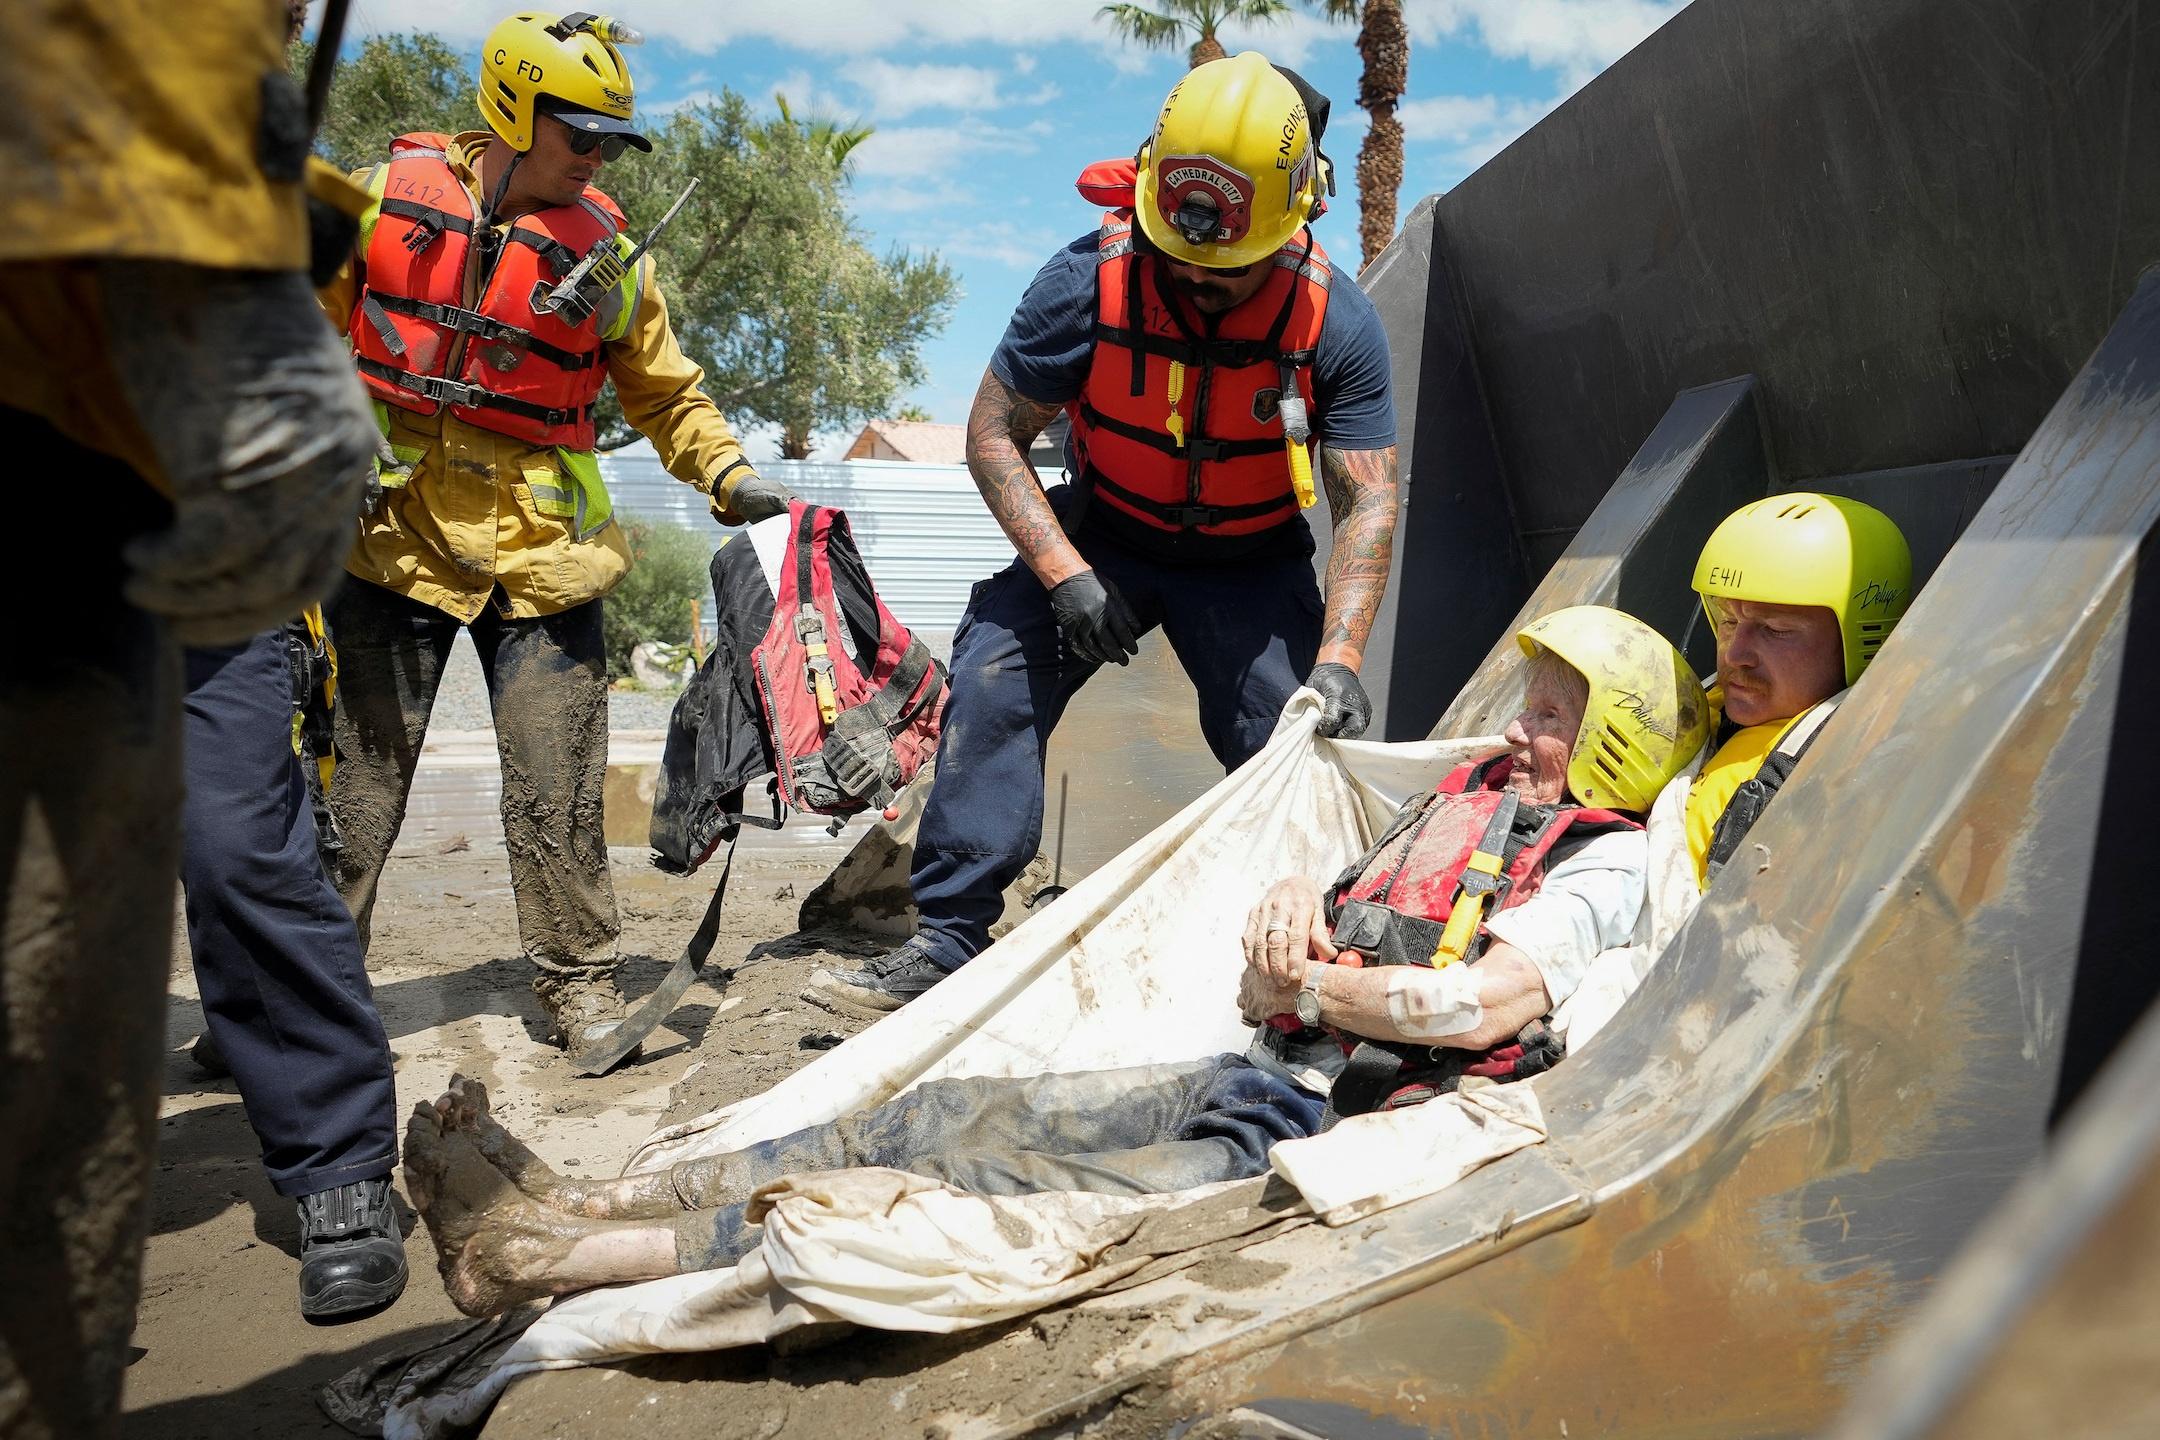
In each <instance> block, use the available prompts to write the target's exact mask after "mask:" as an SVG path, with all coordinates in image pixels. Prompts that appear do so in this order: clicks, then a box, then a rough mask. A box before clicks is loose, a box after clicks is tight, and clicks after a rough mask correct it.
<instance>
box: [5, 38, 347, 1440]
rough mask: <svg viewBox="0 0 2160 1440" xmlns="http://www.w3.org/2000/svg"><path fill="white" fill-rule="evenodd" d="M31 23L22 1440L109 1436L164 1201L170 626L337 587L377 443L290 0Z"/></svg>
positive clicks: (14, 371) (18, 53)
mask: <svg viewBox="0 0 2160 1440" xmlns="http://www.w3.org/2000/svg"><path fill="white" fill-rule="evenodd" d="M10 18H11V20H13V19H16V18H17V17H15V16H13V15H11V16H10ZM21 19H22V23H19V24H11V25H10V27H9V30H10V33H9V37H8V43H7V45H6V46H5V47H4V49H0V94H5V95H6V96H7V97H8V102H9V103H8V108H9V120H10V125H11V129H12V144H11V146H10V150H9V160H10V169H9V176H8V178H9V186H8V199H7V201H6V202H5V214H4V221H0V386H4V388H5V398H4V400H0V410H4V415H5V420H6V426H7V433H8V436H9V439H10V442H11V443H12V444H13V445H14V447H15V449H16V453H17V454H18V456H19V457H21V459H22V460H23V461H24V462H25V463H26V465H27V467H28V468H26V469H25V470H24V473H23V475H22V478H21V481H20V483H18V484H16V485H15V486H13V487H12V489H11V491H10V494H9V499H8V511H9V515H8V518H9V521H10V524H11V526H12V527H14V529H15V532H16V533H17V534H19V535H22V536H26V537H31V543H32V544H33V545H34V546H35V547H36V550H35V553H36V555H37V558H38V560H39V561H40V562H42V564H41V566H39V567H37V568H38V571H39V575H40V583H41V584H43V585H45V586H46V587H48V591H49V593H50V594H51V596H52V599H51V600H50V601H49V603H45V604H43V605H37V606H26V607H25V612H24V613H23V614H21V615H19V616H18V617H17V621H16V623H15V624H14V625H12V626H11V627H10V630H9V634H8V639H7V661H6V664H5V665H4V666H0V736H4V737H5V750H6V759H5V761H4V763H0V886H4V887H5V893H4V894H0V914H4V915H5V916H6V926H5V934H4V935H0V995H4V996H5V1003H6V1010H7V1021H6V1024H5V1025H4V1026H0V1050H4V1054H0V1069H4V1073H5V1076H6V1079H5V1081H4V1082H0V1131H4V1133H5V1136H6V1142H5V1143H6V1146H7V1152H8V1162H7V1164H6V1165H5V1166H4V1167H0V1176H4V1178H0V1248H4V1251H5V1253H6V1255H7V1257H8V1271H9V1273H8V1284H7V1286H6V1287H5V1291H4V1292H0V1434H4V1435H7V1436H9V1437H11V1440H13V1437H22V1440H30V1437H59V1436H65V1437H69V1440H76V1437H100V1436H110V1435H113V1434H115V1433H117V1430H118V1426H119V1405H120V1389H121V1378H122V1375H123V1374H124V1370H125V1366H126V1364H127V1342H128V1335H129V1332H130V1330H131V1329H132V1327H133V1324H134V1317H135V1300H136V1293H137V1288H138V1282H139V1279H140V1276H141V1251H142V1242H143V1236H144V1234H145V1232H146V1230H147V1229H148V1226H149V1220H150V1206H149V1198H150V1179H151V1175H152V1173H153V1154H154V1149H155V1143H156V1138H157V1125H158V1119H157V1114H158V1095H159V1092H160V1088H161V1083H160V1082H161V1080H162V1071H163V1060H164V1055H163V1051H164V1024H163V1022H164V1015H165V988H166V980H167V974H168V968H169V964H170V957H171V944H172V909H171V896H172V894H173V880H174V877H175V874H176V870H177V849H178V843H179V810H180V786H181V769H180V754H179V735H180V710H181V706H180V676H179V645H180V644H182V643H185V644H190V645H202V644H221V643H225V642H232V641H239V640H242V639H245V638H246V637H248V636H250V635H253V634H255V633H257V632H260V631H264V630H267V629H269V628H271V627H273V626H275V625H278V624H281V623H283V622H284V621H285V620H287V619H288V618H290V617H291V616H292V615H294V614H296V613H298V612H299V610H300V609H301V608H302V607H303V606H304V605H306V604H308V603H309V602H310V601H312V600H314V599H316V598H317V597H319V596H320V595H321V594H322V592H323V591H324V589H326V588H327V586H328V585H329V583H330V582H331V580H332V578H333V577H334V576H335V574H336V573H337V569H338V561H339V557H340V556H341V555H342V553H343V551H344V549H345V547H346V545H347V544H348V543H349V537H350V535H351V526H352V515H353V512H354V507H355V505H356V502H357V500H358V497H359V493H360V484H361V475H362V472H363V470H364V468H365V465H366V463H367V460H368V457H369V455H370V454H371V453H372V450H373V444H374V441H373V436H372V426H371V425H370V424H369V421H368V414H367V406H366V402H365V400H364V398H363V396H362V394H361V391H360V388H359V386H358V384H357V383H356V382H355V380H354V379H353V376H352V370H351V366H350V365H349V364H348V363H347V361H346V359H345V353H344V347H343V346H342V345H340V344H339V343H338V342H337V338H336V336H335V335H334V334H332V333H331V331H330V329H329V327H327V326H325V325H324V324H323V323H322V317H321V315H320V314H319V313H318V312H317V311H316V309H315V306H314V304H313V302H312V299H311V297H310V293H309V286H308V282H307V275H306V273H305V272H306V269H307V264H308V259H309V252H308V221H307V216H306V213H305V208H304V201H303V185H302V179H303V176H304V174H305V169H306V159H307V152H308V145H309V140H310V136H309V123H308V122H309V106H308V103H307V99H306V98H305V96H304V95H303V93H302V91H301V89H300V87H299V86H298V85H296V84H295V83H294V82H293V81H292V80H291V79H290V77H289V76H288V75H287V73H286V68H285V29H286V6H285V5H284V4H282V3H272V0H202V3H200V4H189V5H142V4H138V3H132V0H131V3H125V4H122V3H116V0H76V3H72V4H69V5H67V6H52V5H45V6H32V7H27V13H26V15H24V16H23V17H21ZM55 586H57V587H58V588H57V589H53V588H51V587H55ZM33 610H35V611H37V612H38V613H30V612H31V611H33Z"/></svg>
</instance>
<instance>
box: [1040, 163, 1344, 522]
mask: <svg viewBox="0 0 2160 1440" xmlns="http://www.w3.org/2000/svg"><path fill="white" fill-rule="evenodd" d="M1131 164H1132V162H1130V161H1117V162H1107V163H1106V164H1104V165H1099V166H1093V167H1090V169H1089V170H1088V171H1087V172H1086V173H1085V174H1083V175H1082V176H1081V180H1080V193H1081V194H1083V195H1085V196H1088V197H1089V198H1090V199H1095V200H1098V201H1101V200H1102V199H1103V198H1104V197H1106V196H1117V195H1120V194H1122V196H1123V197H1124V201H1125V204H1126V206H1127V207H1128V208H1118V209H1112V210H1109V211H1107V212H1106V213H1105V214H1104V215H1103V220H1102V228H1101V230H1100V232H1099V233H1098V239H1097V250H1096V271H1095V275H1096V299H1095V350H1094V355H1093V359H1092V362H1091V363H1090V365H1089V367H1088V374H1087V380H1086V383H1085V384H1084V385H1083V386H1082V388H1081V391H1080V395H1079V397H1078V398H1077V399H1075V400H1074V401H1073V402H1072V403H1071V404H1069V405H1068V406H1067V407H1066V411H1067V413H1068V414H1069V415H1070V416H1071V418H1072V433H1073V447H1074V451H1075V454H1076V456H1077V458H1078V460H1079V463H1080V473H1081V482H1082V484H1083V485H1085V486H1089V487H1092V494H1093V496H1094V497H1095V499H1096V500H1098V501H1099V502H1100V503H1102V504H1104V505H1106V506H1109V507H1111V508H1113V509H1115V510H1116V511H1118V512H1119V513H1120V514H1121V515H1123V516H1125V517H1127V518H1129V519H1131V520H1135V521H1138V522H1139V523H1141V524H1143V525H1146V526H1149V527H1151V528H1152V529H1155V530H1160V531H1164V532H1168V533H1171V534H1177V533H1180V532H1186V531H1197V532H1199V533H1200V534H1202V535H1212V536H1240V535H1256V534H1259V533H1262V532H1264V531H1268V530H1272V529H1274V528H1275V527H1276V526H1278V525H1281V524H1283V523H1285V522H1286V521H1289V520H1291V519H1293V518H1295V517H1296V515H1297V513H1298V509H1299V505H1298V498H1297V494H1296V492H1295V490H1294V489H1293V488H1292V482H1291V474H1290V460H1289V455H1288V452H1287V450H1286V448H1285V436H1284V433H1283V419H1282V413H1281V406H1280V398H1281V396H1282V394H1283V391H1284V389H1285V388H1286V387H1288V386H1292V385H1294V386H1296V387H1297V390H1298V393H1299V394H1300V395H1302V396H1303V397H1304V400H1305V403H1306V406H1307V407H1308V409H1310V407H1311V405H1312V400H1313V392H1312V362H1313V354H1314V352H1315V350H1316V349H1317V348H1318V346H1319V344H1320V327H1321V323H1322V321H1323V320H1324V319H1325V318H1326V316H1327V300H1328V283H1329V281H1330V279H1331V278H1332V276H1333V273H1334V272H1333V270H1332V269H1331V267H1330V266H1329V264H1328V258H1327V253H1326V252H1325V251H1324V250H1322V249H1321V248H1320V242H1319V241H1317V240H1315V239H1313V236H1312V231H1311V230H1309V229H1308V230H1305V231H1302V232H1301V233H1300V235H1299V238H1298V239H1296V240H1294V241H1292V242H1291V243H1290V244H1289V245H1287V246H1285V247H1284V248H1283V249H1282V250H1280V251H1278V252H1277V253H1276V254H1275V256H1274V257H1273V259H1272V260H1265V261H1261V262H1260V263H1261V264H1263V265H1266V266H1269V267H1270V268H1269V270H1268V278H1267V281H1266V283H1265V284H1263V285H1262V286H1261V287H1260V290H1259V292H1258V293H1257V294H1255V295H1254V296H1253V297H1252V298H1251V299H1249V300H1246V301H1245V302H1244V303H1243V304H1241V305H1239V306H1237V307H1236V308H1235V309H1232V310H1230V311H1228V312H1226V313H1224V314H1221V315H1215V316H1203V315H1201V314H1200V313H1199V312H1198V311H1196V310H1194V309H1193V308H1192V307H1191V306H1190V305H1189V304H1188V303H1186V302H1185V301H1184V300H1182V299H1180V298H1178V297H1177V296H1175V295H1173V294H1170V293H1168V292H1167V291H1166V290H1165V288H1164V287H1163V285H1162V262H1161V258H1160V257H1159V256H1157V255H1156V254H1154V253H1153V252H1152V251H1150V250H1147V249H1145V248H1142V247H1139V246H1137V245H1136V241H1138V240H1139V238H1140V237H1139V235H1138V233H1137V231H1136V230H1135V229H1134V226H1133V215H1132V211H1131V209H1130V208H1129V205H1130V200H1131V196H1132V183H1133V182H1132V176H1131V173H1130V170H1131ZM1120 176H1122V190H1120V189H1119V184H1118V182H1119V178H1120ZM1173 417H1174V418H1173Z"/></svg>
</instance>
